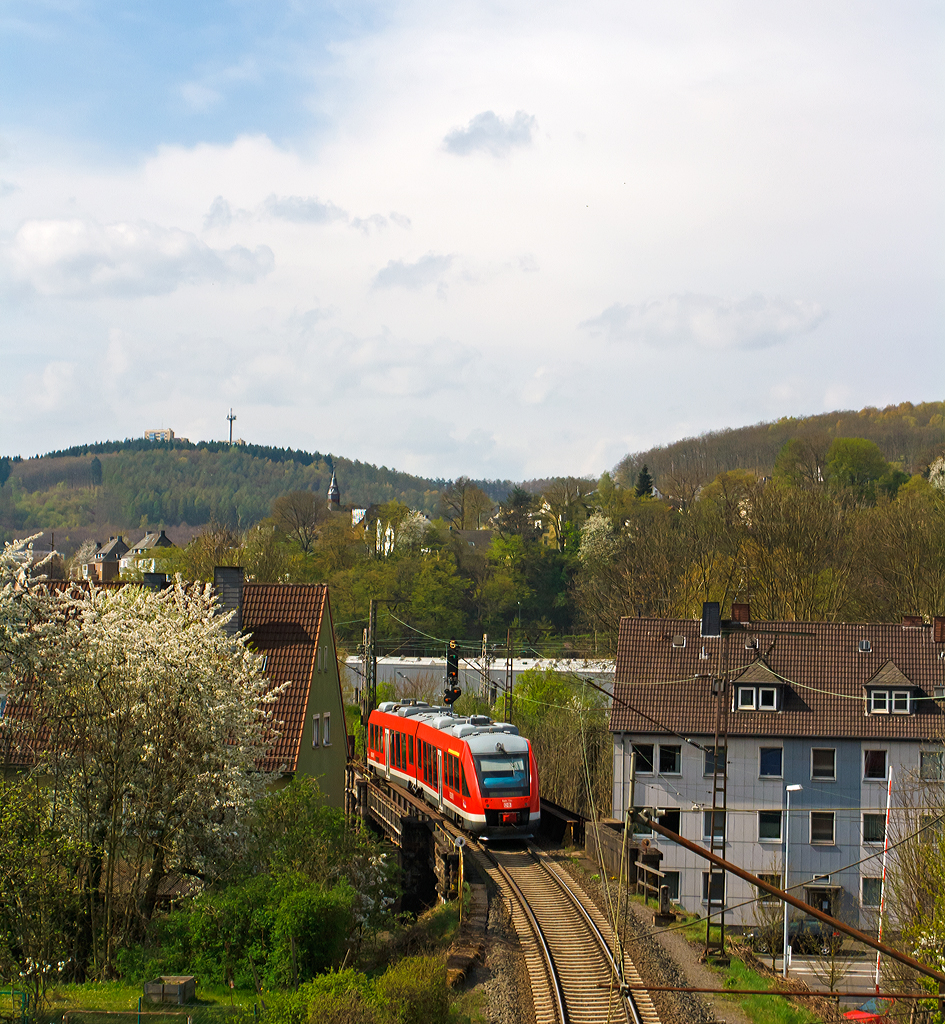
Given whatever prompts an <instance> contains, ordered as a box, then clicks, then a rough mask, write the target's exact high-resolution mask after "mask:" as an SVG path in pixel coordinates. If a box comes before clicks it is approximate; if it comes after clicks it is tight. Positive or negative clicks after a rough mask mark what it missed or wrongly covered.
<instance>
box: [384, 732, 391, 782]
mask: <svg viewBox="0 0 945 1024" xmlns="http://www.w3.org/2000/svg"><path fill="white" fill-rule="evenodd" d="M384 766H385V768H386V769H387V774H386V778H387V781H388V782H390V729H385V730H384Z"/></svg>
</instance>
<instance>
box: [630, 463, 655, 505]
mask: <svg viewBox="0 0 945 1024" xmlns="http://www.w3.org/2000/svg"><path fill="white" fill-rule="evenodd" d="M634 494H636V496H637V497H638V498H649V497H652V495H653V477H651V476H650V471H649V470H648V469H647V468H646V463H644V464H643V469H641V470H640V472H639V473H638V474H637V483H636V487H635V488H634Z"/></svg>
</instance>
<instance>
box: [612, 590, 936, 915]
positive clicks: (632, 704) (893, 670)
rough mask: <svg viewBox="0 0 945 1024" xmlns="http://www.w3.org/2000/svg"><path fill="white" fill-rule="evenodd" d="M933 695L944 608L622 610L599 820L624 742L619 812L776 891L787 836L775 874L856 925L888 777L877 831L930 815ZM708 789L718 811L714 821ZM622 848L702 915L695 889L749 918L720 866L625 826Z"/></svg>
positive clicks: (737, 887)
mask: <svg viewBox="0 0 945 1024" xmlns="http://www.w3.org/2000/svg"><path fill="white" fill-rule="evenodd" d="M710 618H711V617H710ZM720 702H721V704H720ZM943 702H945V618H935V619H934V620H933V622H932V623H930V624H926V623H923V621H922V620H921V618H918V617H907V618H906V619H904V620H903V621H902V623H901V624H890V623H870V624H848V623H833V622H770V621H764V622H753V621H751V618H750V613H749V609H748V606H747V605H735V606H733V618H732V620H731V621H728V620H726V621H721V622H718V620H717V616H716V624H715V626H712V625H710V626H709V627H708V628H706V626H705V623H704V622H700V621H699V620H688V619H653V618H625V619H623V620H621V623H620V632H619V638H618V644H617V661H616V669H615V685H614V701H613V708H612V712H611V722H610V728H611V732H612V734H613V743H614V786H613V815H614V818H616V819H618V820H620V821H625V820H626V812H627V804H628V802H629V796H630V793H629V780H630V757H631V754H632V753H633V752H636V755H637V757H636V765H637V775H636V785H635V789H634V804H635V806H637V807H651V808H657V809H659V810H660V811H661V812H662V814H661V817H660V818H659V819H658V820H659V821H660V823H661V824H662V825H664V826H665V827H668V828H670V829H671V830H672V831H674V832H678V833H679V834H680V835H682V836H684V837H685V838H687V839H689V840H691V841H692V842H695V843H697V844H700V845H704V846H705V847H706V848H709V846H710V845H714V847H715V848H716V849H717V850H718V851H719V852H720V853H721V854H722V856H724V857H725V858H726V859H727V860H729V861H732V862H734V863H736V864H738V865H740V866H742V867H743V868H746V869H747V870H749V871H751V872H753V873H754V874H757V875H765V876H768V878H769V880H770V881H772V882H774V883H775V884H777V885H779V886H781V885H783V884H784V881H785V880H784V872H783V865H784V860H785V850H786V847H785V840H786V839H788V838H789V842H790V849H789V856H788V858H787V859H788V867H789V877H788V878H787V880H786V882H787V885H788V886H791V887H795V886H796V887H797V888H794V890H793V891H794V892H795V893H796V894H797V895H799V896H800V897H801V898H802V899H804V900H805V901H806V902H808V903H811V904H812V905H814V906H819V907H820V908H821V909H825V910H827V911H828V912H831V913H834V914H839V915H840V916H842V917H843V918H844V919H846V920H848V921H849V922H850V923H852V924H859V925H860V926H862V927H871V926H873V925H874V924H875V919H876V910H877V908H878V904H879V898H880V893H881V878H882V852H883V845H884V840H885V836H886V825H887V813H886V812H887V791H889V790H890V784H891V799H890V803H891V812H890V818H889V821H890V829H891V830H892V831H891V835H892V834H898V835H902V834H905V833H906V832H908V831H911V830H912V828H913V827H920V826H921V823H922V822H923V821H925V823H926V824H928V821H929V820H930V819H929V818H928V815H929V814H931V812H932V810H933V808H935V809H936V813H941V812H940V810H938V808H940V805H941V796H942V794H941V792H940V791H941V789H942V783H943V738H945V714H943V706H942V705H943ZM720 711H721V714H720V713H719V712H720ZM717 730H718V731H717ZM717 736H720V737H721V738H722V741H721V742H719V744H718V748H719V749H718V750H717V749H716V737H717ZM717 761H718V763H719V765H720V766H724V769H725V779H724V785H725V790H726V791H725V796H724V800H723V801H721V802H720V801H719V798H718V795H717V794H718V789H717V788H716V787H717V785H718V782H719V778H720V777H721V772H722V768H721V767H720V768H719V776H717V775H716V773H715V771H714V769H715V765H716V762H717ZM789 786H790V787H792V791H791V793H790V803H788V797H787V795H786V788H787V787H789ZM795 787H800V788H795ZM714 794H715V795H716V807H717V808H718V807H720V806H722V803H724V807H725V813H724V815H722V814H719V813H716V815H715V817H713V814H712V807H713V795H714ZM788 806H789V807H790V822H788V821H787V813H788ZM923 809H924V810H925V814H924V815H923ZM712 833H714V834H715V843H714V844H712V838H713V836H712ZM644 840H646V842H645V843H644ZM634 845H635V846H636V847H637V848H638V850H639V852H640V854H641V855H645V856H646V858H647V859H648V860H650V861H651V863H654V864H655V865H656V866H658V869H659V870H660V871H662V872H663V873H664V878H663V879H662V880H661V882H662V884H666V885H668V886H669V888H670V893H671V896H672V897H673V898H674V899H676V900H677V901H678V902H679V903H680V904H681V905H682V906H683V907H684V908H685V909H686V910H688V911H690V912H693V913H701V914H705V913H706V908H707V905H708V899H709V896H710V886H711V887H712V890H711V895H712V903H713V912H714V913H715V912H717V911H718V909H719V905H718V902H717V900H719V899H721V900H722V901H724V906H725V908H726V918H725V920H726V923H727V924H732V925H735V926H745V927H748V926H751V925H752V924H754V923H757V922H758V921H759V920H760V916H761V912H760V911H759V905H758V903H756V902H754V901H755V900H756V898H757V897H758V895H759V894H758V892H757V891H755V889H754V888H753V887H752V886H750V885H749V884H748V883H747V882H744V881H742V880H741V879H739V878H737V877H735V876H733V875H727V876H726V877H725V885H724V889H720V883H719V881H718V880H717V877H716V878H710V876H709V873H708V871H707V868H708V863H707V862H706V861H705V860H703V859H702V858H701V857H699V856H698V855H697V854H695V853H692V852H689V851H686V850H684V849H683V848H682V847H680V846H678V845H677V844H675V843H673V842H671V841H669V840H666V839H665V838H664V837H662V836H660V835H657V834H655V833H653V834H650V835H646V832H645V830H642V831H641V830H640V829H639V828H638V829H637V831H636V834H635V836H634ZM777 906H780V904H777Z"/></svg>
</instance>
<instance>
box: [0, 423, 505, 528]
mask: <svg viewBox="0 0 945 1024" xmlns="http://www.w3.org/2000/svg"><path fill="white" fill-rule="evenodd" d="M332 469H334V470H335V471H336V473H337V478H338V483H339V486H340V488H341V500H342V502H343V503H344V504H351V505H359V506H366V505H369V504H372V503H381V502H385V501H390V500H391V499H394V498H396V499H397V500H398V501H401V502H403V503H404V504H406V505H409V506H410V507H411V508H416V509H423V510H425V511H427V512H430V513H434V512H435V511H436V509H437V503H438V500H439V493H440V490H441V489H442V488H443V487H444V486H445V485H446V481H444V480H436V479H425V478H423V477H417V476H412V475H410V474H409V473H401V472H398V471H396V470H392V469H388V468H387V467H385V466H381V467H377V466H373V465H370V464H368V463H364V462H360V461H357V460H354V461H352V460H350V459H346V458H342V457H339V456H335V457H332V456H330V455H322V454H321V453H319V452H304V451H294V450H293V449H291V448H267V447H263V446H261V445H233V446H232V447H231V446H230V445H229V444H226V443H221V442H207V443H200V444H192V443H190V442H178V441H173V442H170V443H167V442H152V441H145V440H143V439H134V440H129V441H108V442H103V443H101V444H90V445H83V446H78V447H75V448H69V449H65V450H63V451H57V452H51V453H49V454H48V455H44V456H36V457H35V458H30V459H15V460H13V462H12V465H10V466H9V470H10V473H9V479H8V480H7V482H6V483H5V484H4V485H3V487H2V488H0V527H2V531H3V533H5V534H6V535H7V536H9V535H10V534H11V532H16V533H19V534H22V533H23V532H24V531H26V530H59V531H65V530H68V531H70V534H75V535H76V536H81V535H82V534H83V531H82V530H81V529H79V528H83V527H87V528H90V529H91V530H92V534H93V535H95V536H98V537H99V539H102V536H101V535H102V534H105V533H106V532H107V530H108V529H109V528H113V532H117V531H118V530H122V531H127V530H137V529H138V528H139V526H144V525H148V524H150V525H152V526H156V525H162V526H170V527H173V526H178V525H181V524H186V525H188V526H191V527H197V526H202V525H204V524H206V523H208V522H210V521H211V520H215V521H217V522H219V523H223V524H227V525H230V526H233V527H247V526H250V525H252V524H254V523H256V522H258V521H259V520H260V519H262V518H264V517H265V516H267V515H268V514H269V510H270V506H271V504H272V501H273V499H274V498H276V497H278V496H279V495H280V494H285V493H286V492H287V491H293V490H311V491H314V492H315V493H317V494H321V495H327V493H328V484H329V481H330V479H331V474H332ZM482 486H483V487H484V488H485V489H486V490H488V491H489V492H490V493H492V492H495V494H494V496H495V497H496V498H504V497H505V495H506V494H507V493H508V490H509V489H510V488H511V486H512V483H511V482H507V481H487V482H483V483H482Z"/></svg>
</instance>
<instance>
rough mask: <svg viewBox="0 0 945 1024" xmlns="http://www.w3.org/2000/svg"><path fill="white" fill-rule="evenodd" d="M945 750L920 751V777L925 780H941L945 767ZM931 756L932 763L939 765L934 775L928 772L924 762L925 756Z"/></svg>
mask: <svg viewBox="0 0 945 1024" xmlns="http://www.w3.org/2000/svg"><path fill="white" fill-rule="evenodd" d="M943 755H945V751H942V750H920V751H919V778H920V779H921V780H922V781H923V782H941V781H942V775H943V768H945V756H943ZM926 757H927V758H930V763H931V764H935V765H936V766H937V771H936V773H935V774H934V775H928V774H926V767H925V764H924V763H923V761H924V759H925V758H926Z"/></svg>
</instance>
